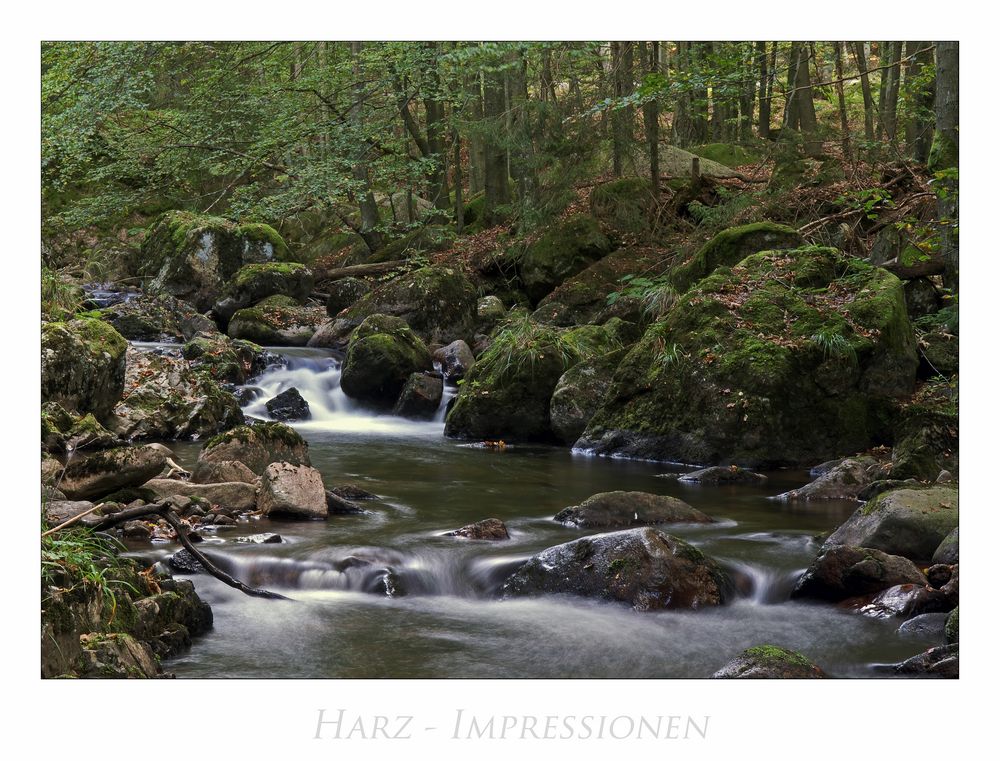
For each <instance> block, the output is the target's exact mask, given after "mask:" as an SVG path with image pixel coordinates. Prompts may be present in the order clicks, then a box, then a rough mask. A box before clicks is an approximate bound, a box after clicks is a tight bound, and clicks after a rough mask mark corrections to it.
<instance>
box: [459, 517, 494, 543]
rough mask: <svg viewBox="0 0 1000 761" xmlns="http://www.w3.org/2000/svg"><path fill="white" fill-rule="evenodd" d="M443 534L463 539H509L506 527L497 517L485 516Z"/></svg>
mask: <svg viewBox="0 0 1000 761" xmlns="http://www.w3.org/2000/svg"><path fill="white" fill-rule="evenodd" d="M445 536H460V537H463V538H465V539H477V540H481V541H499V540H504V539H510V534H509V533H508V532H507V527H506V526H505V525H504V522H503V521H502V520H500V519H499V518H485V519H483V520H481V521H477V522H476V523H470V524H469V525H468V526H462V528H459V529H455V530H454V531H449V532H448V533H447V534H445Z"/></svg>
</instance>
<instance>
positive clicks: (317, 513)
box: [257, 462, 327, 519]
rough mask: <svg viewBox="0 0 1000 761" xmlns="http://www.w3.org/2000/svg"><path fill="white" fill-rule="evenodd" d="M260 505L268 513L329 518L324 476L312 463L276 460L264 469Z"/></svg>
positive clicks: (270, 514) (258, 505) (283, 515)
mask: <svg viewBox="0 0 1000 761" xmlns="http://www.w3.org/2000/svg"><path fill="white" fill-rule="evenodd" d="M257 509H258V510H260V512H261V514H262V515H264V516H279V517H290V518H308V519H323V518H326V516H327V509H326V491H325V490H324V489H323V478H322V476H320V473H319V471H318V470H316V469H315V468H310V467H309V466H308V465H292V464H291V463H288V462H272V463H271V464H270V465H268V466H267V467H266V468H265V469H264V475H263V477H262V479H261V485H260V495H259V497H258V498H257Z"/></svg>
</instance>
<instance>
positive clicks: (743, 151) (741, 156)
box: [688, 143, 760, 167]
mask: <svg viewBox="0 0 1000 761" xmlns="http://www.w3.org/2000/svg"><path fill="white" fill-rule="evenodd" d="M688 150H689V151H690V152H691V153H693V154H695V155H697V156H701V157H702V158H703V159H708V160H709V161H715V162H716V163H719V164H722V165H723V166H728V167H738V166H744V165H746V164H753V163H755V162H756V161H759V160H760V156H759V155H758V154H757V153H756V152H755V151H751V150H748V149H747V148H744V147H742V146H739V145H733V144H732V143H708V144H707V145H698V146H695V147H694V148H689V149H688Z"/></svg>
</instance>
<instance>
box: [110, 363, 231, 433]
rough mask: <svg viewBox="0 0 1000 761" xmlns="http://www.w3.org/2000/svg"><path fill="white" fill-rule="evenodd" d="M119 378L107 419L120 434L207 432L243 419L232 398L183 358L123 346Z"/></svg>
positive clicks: (223, 427)
mask: <svg viewBox="0 0 1000 761" xmlns="http://www.w3.org/2000/svg"><path fill="white" fill-rule="evenodd" d="M125 380H126V386H127V391H126V392H125V395H124V396H123V397H122V400H121V402H120V403H119V404H118V405H117V406H116V407H115V410H114V417H113V418H112V420H111V421H110V422H109V427H110V428H111V430H113V431H114V432H115V433H117V434H118V435H119V436H121V437H122V438H126V439H130V440H131V439H146V440H151V439H152V440H162V439H180V438H188V437H191V436H210V435H212V434H215V433H218V432H219V431H223V430H226V429H228V428H232V427H233V426H234V425H239V424H241V423H242V422H243V412H242V410H240V406H239V403H238V402H237V401H236V397H235V396H233V395H232V393H230V392H229V391H227V390H225V389H224V388H222V387H221V386H220V385H219V384H218V383H217V382H216V381H215V380H213V379H212V378H211V377H209V375H208V374H207V373H204V372H198V371H196V370H194V369H192V368H191V367H190V366H189V365H188V363H187V362H186V361H185V360H183V359H175V358H173V357H167V356H160V355H158V354H153V353H151V352H142V351H138V350H136V349H129V352H128V369H127V372H126V376H125Z"/></svg>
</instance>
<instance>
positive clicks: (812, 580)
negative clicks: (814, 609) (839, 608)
mask: <svg viewBox="0 0 1000 761" xmlns="http://www.w3.org/2000/svg"><path fill="white" fill-rule="evenodd" d="M926 583H927V577H926V576H924V574H923V572H921V570H920V569H919V568H917V566H916V565H914V564H913V563H912V562H911V561H909V560H907V559H906V558H903V557H899V556H898V555H887V554H886V553H884V552H880V551H879V550H872V549H868V548H865V547H845V546H833V547H829V548H826V549H824V550H823V551H822V552H821V553H820V554H819V555H818V556H817V557H816V559H815V560H813V562H812V564H811V565H810V566H809V568H808V569H807V570H806V572H805V573H804V574H802V576H801V577H800V578H799V581H798V583H797V584H796V585H795V589H794V590H793V591H792V597H814V598H819V599H822V600H831V601H834V602H839V601H840V600H846V599H847V598H849V597H860V596H861V595H869V594H874V593H876V592H881V591H883V590H885V589H888V588H889V587H893V586H896V585H897V584H926Z"/></svg>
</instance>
